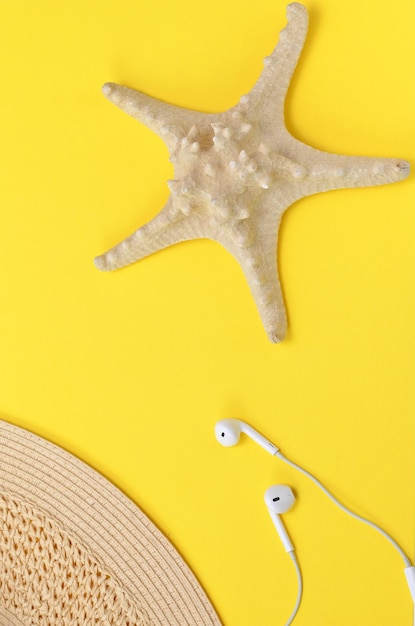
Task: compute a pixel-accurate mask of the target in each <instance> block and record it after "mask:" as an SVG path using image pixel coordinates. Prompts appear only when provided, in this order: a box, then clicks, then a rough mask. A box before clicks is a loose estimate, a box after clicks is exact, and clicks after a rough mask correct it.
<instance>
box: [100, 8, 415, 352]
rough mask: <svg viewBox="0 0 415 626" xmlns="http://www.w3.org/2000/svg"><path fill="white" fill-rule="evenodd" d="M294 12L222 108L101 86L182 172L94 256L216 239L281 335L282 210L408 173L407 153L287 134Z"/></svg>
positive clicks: (114, 259)
mask: <svg viewBox="0 0 415 626" xmlns="http://www.w3.org/2000/svg"><path fill="white" fill-rule="evenodd" d="M287 18H288V24H287V26H286V27H285V28H284V29H283V30H282V31H281V33H280V39H279V42H278V45H277V46H276V48H275V50H274V51H273V53H272V54H271V56H269V57H267V58H266V59H265V61H264V65H265V67H264V70H263V72H262V74H261V75H260V77H259V79H258V81H257V82H256V84H255V85H254V87H253V88H252V90H251V91H250V93H249V94H248V95H245V96H243V97H242V98H241V99H240V101H239V103H238V104H237V105H236V106H234V107H232V108H231V109H229V110H227V111H225V112H223V113H218V114H206V113H199V112H196V111H191V110H187V109H182V108H179V107H176V106H173V105H170V104H166V103H164V102H160V101H159V100H155V99H153V98H150V97H149V96H146V95H144V94H142V93H140V92H138V91H135V90H133V89H129V88H127V87H121V86H119V85H115V84H113V83H107V84H105V85H104V87H103V92H104V94H105V95H106V96H107V98H108V99H109V100H111V102H113V103H114V104H116V105H117V106H119V107H120V108H121V109H122V110H123V111H125V112H126V113H128V114H129V115H131V116H132V117H134V118H135V119H137V120H139V121H140V122H142V123H144V124H146V126H148V127H149V128H151V129H152V130H153V131H154V132H156V133H157V134H158V135H160V136H161V137H162V139H163V140H164V141H165V143H166V145H167V147H168V149H169V151H170V155H171V156H170V160H171V161H172V162H173V164H174V171H175V177H174V180H172V181H169V187H170V190H171V194H170V197H169V199H168V201H167V203H166V205H165V206H164V208H163V209H162V210H161V211H160V213H159V214H158V215H157V216H156V217H155V218H154V219H153V220H151V221H150V222H149V223H148V224H146V225H144V226H142V227H141V228H139V229H138V230H136V231H135V232H134V233H133V234H132V235H131V236H130V237H128V238H127V239H125V240H124V241H123V242H121V243H120V244H118V245H117V246H115V247H114V248H112V249H111V250H109V251H108V252H106V253H105V254H103V255H102V256H99V257H97V258H96V259H95V263H96V266H97V267H98V268H99V269H101V270H114V269H117V268H120V267H123V266H125V265H128V264H129V263H133V262H134V261H137V260H138V259H141V258H143V257H145V256H147V255H149V254H151V253H152V252H156V251H158V250H161V249H162V248H166V247H167V246H171V245H172V244H175V243H178V242H180V241H185V240H189V239H198V238H208V239H213V240H215V241H218V242H219V243H221V244H222V245H223V246H224V247H225V248H226V249H227V250H228V251H229V252H231V253H232V254H233V255H234V256H235V257H236V259H237V261H238V262H239V264H240V265H241V267H242V269H243V271H244V273H245V276H246V279H247V281H248V284H249V286H250V288H251V291H252V295H253V297H254V299H255V302H256V305H257V308H258V311H259V314H260V316H261V319H262V322H263V325H264V327H265V330H266V331H267V334H268V337H269V339H270V340H271V341H272V342H275V343H277V342H279V341H281V340H282V339H284V336H285V334H286V327H287V321H286V313H285V308H284V303H283V298H282V293H281V287H280V283H279V278H278V271H277V263H276V247H277V237H278V228H279V224H280V221H281V217H282V215H283V213H284V211H285V210H286V209H287V208H288V207H289V206H290V205H291V204H293V202H295V201H296V200H298V199H300V198H302V197H304V196H308V195H311V194H314V193H318V192H321V191H328V190H330V189H339V188H345V187H366V186H371V185H382V184H384V183H391V182H395V181H399V180H402V179H403V178H405V177H406V176H408V174H409V164H408V163H407V162H406V161H402V160H395V159H375V158H366V157H349V156H340V155H337V154H330V153H327V152H321V151H320V150H316V149H314V148H311V147H310V146H307V145H306V144H303V143H301V142H300V141H298V140H297V139H295V138H294V137H292V136H291V135H290V134H289V132H288V131H287V129H286V128H285V124H284V101H285V96H286V93H287V89H288V86H289V83H290V79H291V76H292V74H293V72H294V69H295V66H296V65H297V61H298V58H299V56H300V53H301V50H302V48H303V44H304V40H305V37H306V33H307V27H308V15H307V10H306V8H305V7H304V6H302V5H301V4H298V3H293V4H290V5H288V7H287Z"/></svg>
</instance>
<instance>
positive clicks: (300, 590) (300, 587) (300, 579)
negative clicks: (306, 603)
mask: <svg viewBox="0 0 415 626" xmlns="http://www.w3.org/2000/svg"><path fill="white" fill-rule="evenodd" d="M288 554H289V555H290V557H291V558H292V560H293V563H294V567H295V571H296V572H297V580H298V592H297V600H296V603H295V606H294V609H293V611H292V613H291V615H290V617H289V618H288V622H286V624H285V626H290V624H292V623H293V621H294V617H295V616H296V615H297V613H298V609H299V608H300V604H301V598H302V595H303V577H302V575H301V569H300V565H299V563H298V561H297V557H296V555H295V552H289V553H288Z"/></svg>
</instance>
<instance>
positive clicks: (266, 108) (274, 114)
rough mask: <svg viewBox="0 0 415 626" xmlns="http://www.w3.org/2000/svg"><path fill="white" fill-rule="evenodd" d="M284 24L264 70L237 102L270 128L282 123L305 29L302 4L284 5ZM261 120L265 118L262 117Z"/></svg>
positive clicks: (305, 16) (302, 44) (304, 14)
mask: <svg viewBox="0 0 415 626" xmlns="http://www.w3.org/2000/svg"><path fill="white" fill-rule="evenodd" d="M287 20H288V23H287V26H286V27H285V28H283V30H282V31H281V32H280V38H279V41H278V44H277V46H276V47H275V49H274V51H273V52H272V54H271V55H270V56H269V57H266V58H265V59H264V66H265V67H264V69H263V71H262V73H261V75H260V77H259V79H258V80H257V82H256V83H255V85H254V86H253V88H252V90H251V91H250V93H249V94H248V95H247V96H243V97H242V99H241V101H240V104H239V105H237V106H241V105H242V107H243V108H248V107H249V112H250V115H252V113H253V115H254V116H255V117H257V116H258V115H261V116H262V117H263V118H264V117H265V119H266V120H269V123H270V125H271V127H272V128H273V127H275V124H281V125H283V124H284V103H285V97H286V94H287V91H288V87H289V85H290V81H291V77H292V75H293V73H294V70H295V68H296V66H297V63H298V59H299V57H300V55H301V52H302V49H303V46H304V41H305V38H306V35H307V30H308V13H307V9H306V8H305V6H303V5H302V4H299V3H298V2H294V3H292V4H289V5H288V6H287ZM263 121H264V120H263Z"/></svg>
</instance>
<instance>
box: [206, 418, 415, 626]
mask: <svg viewBox="0 0 415 626" xmlns="http://www.w3.org/2000/svg"><path fill="white" fill-rule="evenodd" d="M241 433H244V434H245V435H246V436H247V437H249V438H250V439H252V440H253V441H255V442H256V443H257V444H258V445H260V446H261V448H263V449H264V450H266V451H267V452H269V453H270V454H272V455H273V456H276V457H278V458H279V459H280V460H281V461H284V462H285V463H287V464H288V465H290V466H291V467H293V468H294V469H296V470H298V471H299V472H301V473H302V474H304V475H305V476H307V477H308V478H309V479H310V480H312V481H313V483H314V484H316V485H317V486H318V487H319V488H320V489H321V490H322V491H323V492H324V493H325V494H326V496H328V497H329V498H330V500H331V501H332V502H334V504H336V505H337V506H338V507H340V508H341V509H342V511H344V512H345V513H347V514H348V515H350V516H351V517H353V518H354V519H357V520H358V521H360V522H363V523H365V524H367V525H368V526H371V527H372V528H374V529H375V530H377V531H378V532H379V533H381V534H382V535H383V536H384V537H385V539H387V540H388V541H389V542H390V543H391V544H392V545H393V546H394V548H395V549H396V550H397V551H398V552H399V554H400V555H401V557H402V559H403V561H404V563H405V569H404V573H405V576H406V580H407V583H408V587H409V591H410V593H411V597H412V601H413V603H414V604H415V567H414V566H413V565H412V563H411V561H410V559H409V558H408V557H407V555H406V554H405V552H404V551H403V550H402V548H401V547H400V546H399V544H398V543H397V542H396V541H395V540H394V539H393V538H392V537H391V536H390V535H389V534H388V533H387V532H385V531H384V530H383V529H382V528H380V527H379V526H377V524H374V523H373V522H371V521H370V520H367V519H366V518H364V517H362V516H360V515H357V513H354V512H353V511H351V510H350V509H348V508H347V507H345V506H344V505H343V504H342V503H341V502H339V500H337V498H335V497H334V496H333V495H332V494H331V493H330V492H329V491H328V489H326V487H324V485H323V484H322V483H321V482H320V481H319V480H318V479H317V478H316V477H315V476H314V475H313V474H311V472H308V471H307V470H305V469H304V468H302V467H301V466H300V465H297V464H296V463H294V462H293V461H290V460H289V459H287V457H285V456H284V455H283V454H282V453H281V452H280V450H279V448H277V446H276V445H274V444H273V443H272V442H271V441H269V440H268V439H266V438H265V437H263V436H262V435H261V434H260V433H259V432H258V431H256V430H255V429H254V428H252V426H249V424H247V423H246V422H243V421H242V420H237V419H224V420H221V421H219V422H217V424H216V425H215V436H216V439H217V441H218V442H219V443H220V444H221V445H222V446H225V447H230V446H235V445H236V444H238V443H239V439H240V435H241ZM281 490H282V491H281ZM285 490H288V491H285ZM284 494H285V495H284ZM290 494H291V495H290ZM265 502H266V505H267V507H268V510H269V511H270V514H271V517H272V520H273V522H274V525H275V528H276V530H277V532H278V534H279V535H280V537H281V540H282V542H283V544H284V547H285V548H286V550H287V552H288V553H289V554H290V555H292V557H293V560H294V563H295V564H296V568H297V573H298V580H299V599H300V600H301V589H302V585H301V574H300V572H299V568H298V563H297V560H296V558H295V556H294V548H293V547H292V543H291V541H290V539H289V537H288V535H287V533H286V531H285V528H284V526H283V525H282V521H281V519H280V517H279V514H280V513H285V511H286V510H288V509H289V508H291V506H292V504H293V503H294V494H293V492H292V491H291V489H290V487H286V486H285V485H279V486H274V487H271V488H270V489H268V491H267V492H266V494H265ZM285 506H287V508H285ZM287 546H288V549H287ZM290 546H291V548H290ZM298 607H299V600H298V599H297V604H296V608H295V609H294V611H293V613H292V615H291V617H290V620H289V621H288V622H287V626H288V624H291V622H292V620H293V619H294V616H295V614H296V612H297V610H298ZM414 623H415V622H414Z"/></svg>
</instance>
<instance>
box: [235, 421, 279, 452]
mask: <svg viewBox="0 0 415 626" xmlns="http://www.w3.org/2000/svg"><path fill="white" fill-rule="evenodd" d="M242 432H244V433H245V434H246V435H248V437H250V438H251V439H253V441H255V442H256V443H257V444H258V445H260V446H261V448H264V450H266V451H267V452H269V453H270V454H272V456H274V455H275V454H276V453H277V452H278V448H277V446H275V445H274V444H273V443H272V442H271V441H268V439H266V438H265V437H263V436H262V435H261V434H260V433H259V432H258V431H257V430H255V429H254V428H252V427H251V426H249V424H247V423H246V422H243V427H242Z"/></svg>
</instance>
